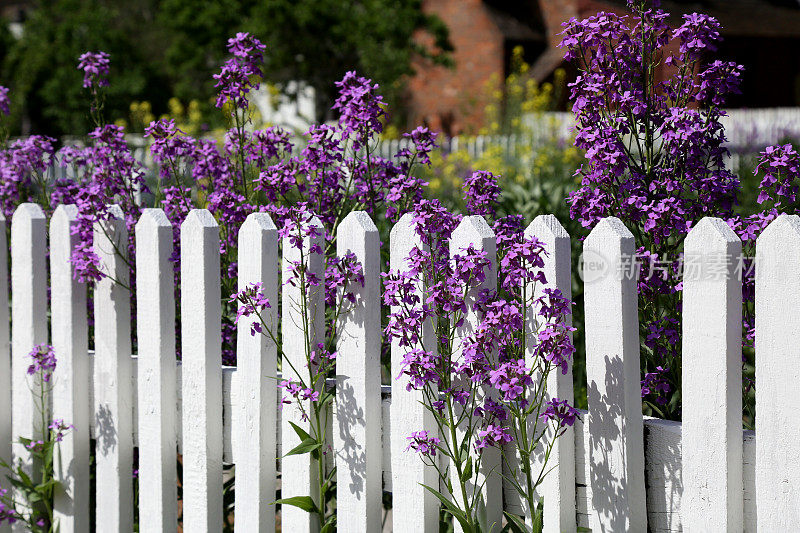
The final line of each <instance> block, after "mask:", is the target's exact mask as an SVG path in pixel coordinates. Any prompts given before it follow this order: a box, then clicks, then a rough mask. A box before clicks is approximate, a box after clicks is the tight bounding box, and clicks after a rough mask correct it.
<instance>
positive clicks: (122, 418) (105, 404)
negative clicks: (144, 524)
mask: <svg viewBox="0 0 800 533" xmlns="http://www.w3.org/2000/svg"><path fill="white" fill-rule="evenodd" d="M94 251H95V253H96V254H97V255H98V257H99V258H100V270H101V272H102V273H103V274H104V277H103V278H102V279H101V280H99V281H98V282H97V283H96V284H95V289H94V323H95V330H94V334H95V359H96V360H95V366H94V372H95V376H94V385H95V391H94V417H95V425H96V427H97V444H96V476H97V477H96V479H97V487H98V489H97V497H96V499H95V502H96V506H95V515H96V517H97V529H98V531H129V530H131V529H132V528H133V477H132V476H133V398H132V396H133V389H132V386H131V358H130V357H129V354H130V353H131V305H130V289H129V283H130V280H129V278H130V272H129V267H128V263H127V261H128V229H127V227H126V225H125V219H124V215H123V213H122V210H121V209H120V208H119V207H118V206H112V207H111V208H109V219H108V220H103V221H100V222H96V223H95V227H94Z"/></svg>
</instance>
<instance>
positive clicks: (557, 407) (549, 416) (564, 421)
mask: <svg viewBox="0 0 800 533" xmlns="http://www.w3.org/2000/svg"><path fill="white" fill-rule="evenodd" d="M545 405H546V406H547V408H546V409H545V410H544V412H543V413H542V414H540V415H539V418H542V419H544V420H545V421H548V422H549V421H551V420H552V421H553V422H555V423H556V425H557V426H559V427H566V426H571V425H573V424H574V423H575V418H577V417H578V410H577V409H575V408H574V407H572V406H570V405H569V404H568V403H567V400H559V399H558V398H553V399H552V400H549V401H547V402H545Z"/></svg>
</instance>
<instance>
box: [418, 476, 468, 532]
mask: <svg viewBox="0 0 800 533" xmlns="http://www.w3.org/2000/svg"><path fill="white" fill-rule="evenodd" d="M420 485H422V486H423V487H425V488H426V489H428V490H429V491H430V492H431V493H432V494H433V495H434V496H436V497H437V498H439V501H440V502H442V505H444V507H445V510H446V511H447V512H448V513H450V514H451V515H453V517H454V518H455V519H456V520H458V523H459V524H461V529H462V530H463V531H464V533H473V530H472V526H470V524H469V521H467V516H466V515H465V514H464V511H462V510H461V509H459V508H458V507H456V506H455V505H454V504H453V502H451V501H450V500H449V499H448V498H447V497H445V496H444V495H442V494H441V493H440V492H439V491H438V490H435V489H432V488H431V487H429V486H428V485H425V484H424V483H420Z"/></svg>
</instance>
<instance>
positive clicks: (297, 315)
mask: <svg viewBox="0 0 800 533" xmlns="http://www.w3.org/2000/svg"><path fill="white" fill-rule="evenodd" d="M310 225H311V226H314V227H315V228H317V229H318V233H319V234H318V235H309V236H306V237H304V238H303V242H302V244H301V246H302V253H301V250H300V249H299V248H296V247H295V246H294V245H293V244H292V243H291V239H290V237H284V239H283V263H282V267H281V268H282V272H283V280H282V283H283V286H282V291H281V298H282V302H281V305H282V310H283V312H282V314H281V317H282V324H281V326H282V327H281V332H282V341H283V364H282V366H281V372H282V375H283V379H285V380H290V381H297V380H298V379H299V377H300V376H298V375H297V373H296V372H295V370H296V371H297V372H303V369H304V368H306V342H308V344H309V345H310V346H311V347H312V348H311V349H314V347H315V346H316V345H317V343H320V342H323V341H324V339H325V291H324V288H323V287H322V286H318V287H316V288H310V289H309V290H308V294H307V295H306V302H307V309H308V316H309V318H310V320H309V324H308V326H309V330H308V339H306V334H305V332H304V330H303V318H302V317H303V315H302V314H301V312H300V307H299V306H300V302H301V301H302V294H301V290H300V286H299V284H297V283H296V284H294V285H291V284H288V283H287V280H288V279H290V277H291V269H292V266H293V264H294V263H295V262H299V261H300V260H301V258H302V259H303V260H304V261H306V264H307V269H308V270H307V272H308V273H309V274H310V275H311V274H313V275H315V276H317V279H324V278H325V258H324V257H323V255H322V254H321V253H310V251H311V250H312V248H315V249H316V248H319V249H320V250H324V248H325V238H324V236H323V234H324V232H325V229H324V228H323V226H322V222H320V221H319V219H318V218H317V217H313V218H312V219H311V221H310ZM287 359H288V360H289V361H291V362H292V364H291V365H290V364H288V362H287ZM292 365H294V368H293V367H292ZM306 381H308V379H307V377H306ZM289 422H292V423H294V424H296V425H297V426H298V427H301V428H303V429H304V430H305V431H306V432H309V433H310V426H309V423H308V421H307V420H303V416H302V413H301V412H300V409H299V408H298V407H297V404H296V402H293V403H291V404H288V405H284V406H283V413H282V418H281V444H282V447H283V453H284V455H285V454H286V453H287V452H288V451H289V450H291V449H293V448H294V447H296V446H297V445H298V444H300V438H299V437H298V436H297V434H296V433H295V431H294V429H293V428H292V426H291V425H290V424H289ZM287 473H291V474H290V475H288V476H287V475H285V474H287ZM316 486H317V465H316V462H315V461H313V460H312V459H311V457H310V455H309V454H302V455H291V456H288V457H283V458H282V459H281V497H282V498H290V497H294V496H309V495H311V496H312V497H313V498H314V501H315V502H316V503H317V504H319V495H318V494H317V491H316V489H315V487H316ZM318 522H319V521H318V520H317V517H316V516H315V515H312V514H310V513H307V512H305V511H303V510H302V509H298V508H297V507H294V506H289V505H284V506H282V507H281V524H282V525H283V527H284V528H285V529H286V531H296V532H297V533H310V532H313V531H317V530H318V529H319V527H320V524H319V523H318Z"/></svg>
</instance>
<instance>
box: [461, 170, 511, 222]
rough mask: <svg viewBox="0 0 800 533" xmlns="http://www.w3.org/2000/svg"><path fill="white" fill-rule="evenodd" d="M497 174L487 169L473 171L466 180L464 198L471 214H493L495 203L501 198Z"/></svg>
mask: <svg viewBox="0 0 800 533" xmlns="http://www.w3.org/2000/svg"><path fill="white" fill-rule="evenodd" d="M501 192H502V191H501V190H500V186H499V185H497V176H495V175H494V174H492V173H491V172H488V171H485V170H478V171H476V172H473V173H472V175H471V176H468V177H467V178H466V179H465V180H464V198H465V199H466V201H467V212H468V213H469V214H471V215H493V214H494V207H493V206H494V204H495V203H496V202H497V200H498V199H499V198H500V194H501Z"/></svg>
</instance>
